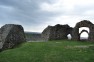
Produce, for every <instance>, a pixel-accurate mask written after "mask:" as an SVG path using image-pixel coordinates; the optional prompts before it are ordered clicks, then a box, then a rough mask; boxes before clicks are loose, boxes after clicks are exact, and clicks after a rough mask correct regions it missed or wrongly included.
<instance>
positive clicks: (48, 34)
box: [42, 24, 73, 40]
mask: <svg viewBox="0 0 94 62" xmlns="http://www.w3.org/2000/svg"><path fill="white" fill-rule="evenodd" d="M72 29H73V28H72V27H70V26H69V25H60V24H57V25H55V26H48V27H47V28H46V29H44V31H43V32H42V38H43V39H44V40H61V39H68V38H67V35H68V34H71V32H72Z"/></svg>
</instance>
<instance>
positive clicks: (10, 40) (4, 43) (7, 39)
mask: <svg viewBox="0 0 94 62" xmlns="http://www.w3.org/2000/svg"><path fill="white" fill-rule="evenodd" d="M25 41H26V38H25V34H24V29H23V27H22V26H21V25H15V24H6V25H4V26H2V27H1V28H0V50H5V49H8V48H14V47H15V46H16V45H18V44H20V43H22V42H25Z"/></svg>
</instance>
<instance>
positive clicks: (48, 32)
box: [42, 20, 94, 41]
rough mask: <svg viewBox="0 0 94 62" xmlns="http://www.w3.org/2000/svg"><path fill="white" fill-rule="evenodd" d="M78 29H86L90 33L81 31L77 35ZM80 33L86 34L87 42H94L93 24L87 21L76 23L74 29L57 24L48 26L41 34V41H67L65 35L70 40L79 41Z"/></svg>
mask: <svg viewBox="0 0 94 62" xmlns="http://www.w3.org/2000/svg"><path fill="white" fill-rule="evenodd" d="M80 27H88V28H89V30H90V32H88V31H86V30H82V31H81V33H79V28H80ZM82 32H87V33H88V35H89V37H88V41H94V24H93V23H91V22H90V21H88V20H83V21H80V22H78V23H77V24H76V26H75V27H74V28H72V27H70V26H69V25H59V24H57V25H55V26H48V27H47V28H45V29H44V31H43V32H42V38H43V40H61V39H62V40H63V39H68V38H67V35H68V34H70V35H71V37H72V38H71V40H77V41H80V35H81V34H82Z"/></svg>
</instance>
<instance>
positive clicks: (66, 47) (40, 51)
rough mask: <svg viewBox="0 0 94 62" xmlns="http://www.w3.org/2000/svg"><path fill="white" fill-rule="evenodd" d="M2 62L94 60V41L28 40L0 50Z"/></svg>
mask: <svg viewBox="0 0 94 62" xmlns="http://www.w3.org/2000/svg"><path fill="white" fill-rule="evenodd" d="M0 62H94V43H90V42H76V41H75V42H74V41H62V40H59V41H48V42H30V43H29V42H27V43H24V44H22V45H20V46H19V47H17V48H15V49H9V50H6V51H3V52H0Z"/></svg>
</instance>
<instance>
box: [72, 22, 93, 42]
mask: <svg viewBox="0 0 94 62" xmlns="http://www.w3.org/2000/svg"><path fill="white" fill-rule="evenodd" d="M81 27H88V28H89V29H90V32H89V38H88V40H89V41H94V25H93V23H91V22H90V21H88V20H83V21H81V22H78V23H77V24H76V26H75V27H74V29H73V31H72V39H73V40H77V41H79V40H80V34H79V28H81Z"/></svg>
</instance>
